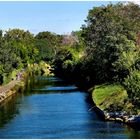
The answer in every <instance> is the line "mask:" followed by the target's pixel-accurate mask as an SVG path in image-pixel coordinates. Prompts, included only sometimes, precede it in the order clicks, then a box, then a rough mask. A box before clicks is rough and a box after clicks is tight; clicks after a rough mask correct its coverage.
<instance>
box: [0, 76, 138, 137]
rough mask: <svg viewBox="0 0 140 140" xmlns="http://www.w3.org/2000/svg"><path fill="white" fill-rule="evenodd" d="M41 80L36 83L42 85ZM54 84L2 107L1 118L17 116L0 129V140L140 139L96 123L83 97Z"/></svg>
mask: <svg viewBox="0 0 140 140" xmlns="http://www.w3.org/2000/svg"><path fill="white" fill-rule="evenodd" d="M45 78H46V77H45ZM45 78H43V80H41V79H40V80H39V81H41V82H44V83H45V80H44V79H45ZM52 79H53V80H54V79H56V78H50V80H52ZM47 80H48V79H47ZM58 83H59V82H53V84H52V83H51V82H48V84H47V85H45V84H44V85H45V86H42V87H41V88H39V87H38V86H35V87H34V88H33V89H34V90H35V92H37V93H38V94H34V92H31V93H30V94H29V95H28V96H26V94H24V95H25V96H24V95H23V96H22V98H21V97H20V98H18V100H17V101H18V103H16V101H14V102H15V103H14V106H16V107H13V106H11V105H9V106H6V108H5V111H4V112H5V114H4V115H5V116H9V111H6V110H7V109H8V110H12V109H13V110H14V109H15V108H16V109H18V112H19V113H18V114H17V113H15V111H13V114H17V115H15V117H14V118H12V119H11V120H10V121H8V122H7V123H6V125H4V127H1V128H0V138H46V139H47V138H56V139H59V138H61V139H62V138H71V139H74V138H79V139H83V138H85V139H86V138H87V139H89V138H92V139H95V138H102V139H103V138H107V139H109V138H111V139H114V138H116V139H119V138H140V134H139V133H138V134H136V133H134V131H131V130H129V129H127V128H126V127H124V126H123V124H119V123H114V122H103V121H100V120H99V119H98V117H97V115H96V114H95V112H93V111H92V112H91V111H88V110H89V108H91V105H90V104H89V103H88V102H86V101H85V100H86V97H87V93H85V92H81V91H78V89H77V87H75V86H72V85H69V84H67V85H66V86H64V84H63V83H62V85H61V84H60V83H61V82H60V83H59V84H58ZM42 90H44V91H45V92H44V91H43V92H44V93H42ZM52 91H55V92H52ZM61 92H63V93H64V94H60V93H61ZM46 93H53V94H46ZM65 93H67V94H65ZM2 123H3V124H4V123H5V122H4V121H3V122H2Z"/></svg>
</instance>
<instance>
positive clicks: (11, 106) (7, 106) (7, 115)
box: [0, 95, 19, 128]
mask: <svg viewBox="0 0 140 140" xmlns="http://www.w3.org/2000/svg"><path fill="white" fill-rule="evenodd" d="M16 99H17V95H14V96H11V97H9V98H8V99H7V100H6V101H5V102H3V103H2V104H1V105H0V128H2V127H3V126H4V125H5V124H7V123H8V122H9V121H10V120H12V119H13V118H14V116H15V115H16V114H18V113H19V112H18V105H17V103H16Z"/></svg>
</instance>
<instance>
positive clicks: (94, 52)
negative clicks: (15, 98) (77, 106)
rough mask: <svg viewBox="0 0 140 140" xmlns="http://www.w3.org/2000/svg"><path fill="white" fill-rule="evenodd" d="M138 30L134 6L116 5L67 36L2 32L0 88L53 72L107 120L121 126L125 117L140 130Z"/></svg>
mask: <svg viewBox="0 0 140 140" xmlns="http://www.w3.org/2000/svg"><path fill="white" fill-rule="evenodd" d="M139 25H140V7H139V5H137V4H134V3H126V4H124V3H117V4H115V5H113V4H109V5H107V6H100V7H93V8H92V9H91V10H89V12H88V15H87V19H86V21H85V24H84V25H82V27H81V29H80V30H79V31H72V32H71V34H68V35H58V34H55V33H51V32H49V31H43V32H40V33H38V34H37V35H33V34H32V33H30V32H29V31H24V30H21V29H12V30H11V29H9V30H8V31H6V32H2V30H1V31H0V85H1V86H4V85H6V84H7V83H9V82H10V81H11V79H15V77H16V75H17V73H18V72H21V71H22V70H25V71H26V70H27V71H28V74H29V75H32V74H35V75H38V74H40V75H42V74H49V72H50V71H52V72H53V73H54V74H55V75H56V76H59V77H61V78H64V79H67V80H70V81H72V82H74V83H76V84H77V85H78V86H79V87H81V88H83V89H85V90H86V91H88V90H89V92H90V93H91V95H92V97H91V99H92V98H93V100H94V102H95V104H96V105H97V107H99V108H100V109H102V110H103V111H104V113H105V114H106V117H107V118H108V119H109V118H110V119H109V120H116V119H117V118H118V120H117V121H120V120H121V116H122V117H124V116H126V117H127V119H126V120H129V122H132V123H135V124H137V125H139V124H140V26H139ZM25 75H26V74H25ZM24 83H26V82H22V84H21V85H23V86H24ZM96 111H97V112H98V111H99V109H97V108H96ZM100 111H101V110H100ZM100 111H99V112H100ZM100 113H101V112H100ZM101 114H102V113H101ZM113 116H115V117H113ZM116 116H117V117H116ZM118 116H119V117H118ZM122 122H123V121H122ZM139 126H140V125H139Z"/></svg>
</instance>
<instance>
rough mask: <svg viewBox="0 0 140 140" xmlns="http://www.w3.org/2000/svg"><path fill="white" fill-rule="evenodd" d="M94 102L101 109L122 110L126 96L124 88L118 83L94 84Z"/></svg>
mask: <svg viewBox="0 0 140 140" xmlns="http://www.w3.org/2000/svg"><path fill="white" fill-rule="evenodd" d="M92 98H93V100H94V102H95V104H96V105H97V106H98V107H99V108H101V109H103V110H110V111H116V110H122V109H123V107H124V106H125V100H126V99H127V98H128V97H127V92H126V90H125V89H124V88H123V87H122V86H121V85H119V84H110V85H109V84H103V85H98V86H95V89H94V90H93V92H92Z"/></svg>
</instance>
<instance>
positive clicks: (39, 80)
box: [26, 76, 68, 93]
mask: <svg viewBox="0 0 140 140" xmlns="http://www.w3.org/2000/svg"><path fill="white" fill-rule="evenodd" d="M47 78H48V77H45V76H44V77H42V76H38V77H29V78H28V80H27V81H26V91H27V93H28V92H29V93H30V91H32V90H33V89H34V88H36V89H42V88H44V87H45V86H46V85H47V86H50V85H51V87H52V86H62V85H64V86H65V85H67V84H68V83H67V82H66V81H62V80H60V79H59V80H58V79H57V78H54V77H50V78H48V79H47Z"/></svg>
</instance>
